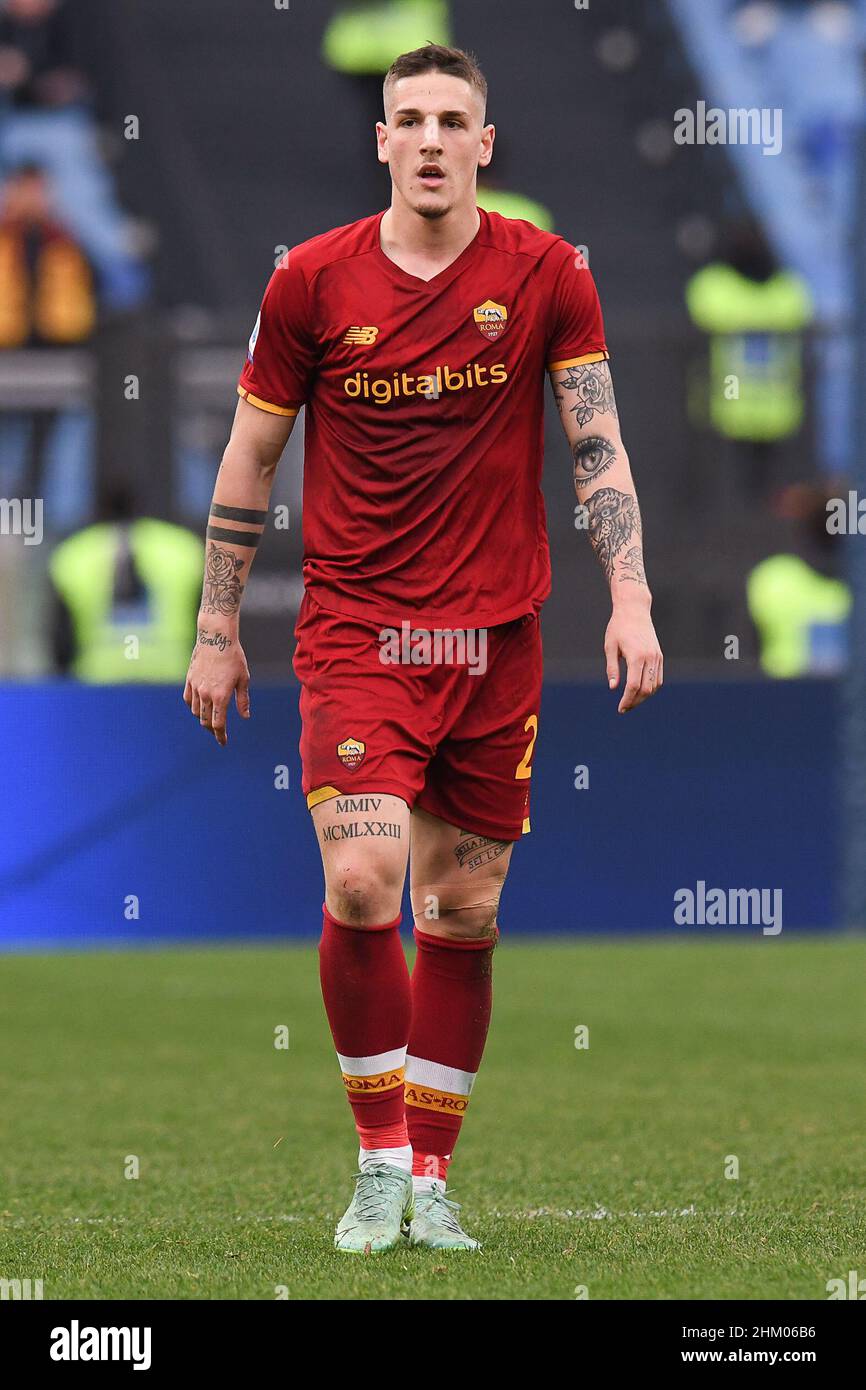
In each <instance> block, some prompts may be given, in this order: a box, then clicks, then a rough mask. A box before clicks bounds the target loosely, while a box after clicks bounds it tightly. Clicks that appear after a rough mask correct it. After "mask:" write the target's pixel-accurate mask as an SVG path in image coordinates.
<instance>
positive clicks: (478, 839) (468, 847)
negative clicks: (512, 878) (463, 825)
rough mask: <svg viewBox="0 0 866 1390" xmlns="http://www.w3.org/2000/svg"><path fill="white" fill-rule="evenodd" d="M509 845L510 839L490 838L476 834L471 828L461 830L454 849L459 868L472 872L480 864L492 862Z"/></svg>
mask: <svg viewBox="0 0 866 1390" xmlns="http://www.w3.org/2000/svg"><path fill="white" fill-rule="evenodd" d="M510 846H511V841H510V840H491V839H489V838H488V836H487V835H476V834H475V833H474V831H472V830H461V831H460V839H459V840H458V842H457V846H456V848H455V850H454V854H455V857H456V859H457V863H458V864H459V866H460V868H461V869H468V870H469V872H470V873H473V872H474V871H475V870H476V869H477V868H480V866H481V865H482V864H492V863H493V860H494V859H498V858H499V856H500V855H502V854H504V853H505V851H506V850H507V849H509V848H510Z"/></svg>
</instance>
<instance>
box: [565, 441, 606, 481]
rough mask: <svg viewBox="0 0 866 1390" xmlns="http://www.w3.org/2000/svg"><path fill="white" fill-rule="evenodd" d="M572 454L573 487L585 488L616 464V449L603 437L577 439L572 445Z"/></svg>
mask: <svg viewBox="0 0 866 1390" xmlns="http://www.w3.org/2000/svg"><path fill="white" fill-rule="evenodd" d="M572 453H573V454H574V486H575V488H582V487H586V485H587V483H591V482H593V481H594V480H595V479H596V478H599V477H601V475H602V473H606V472H607V470H608V469H609V468H610V467H611V465H612V464H613V463H615V462H616V448H615V446H614V445H613V444H611V442H610V440H609V439H605V438H604V436H603V435H600V434H592V435H589V436H588V438H586V439H577V440H575V442H574V444H573V445H572Z"/></svg>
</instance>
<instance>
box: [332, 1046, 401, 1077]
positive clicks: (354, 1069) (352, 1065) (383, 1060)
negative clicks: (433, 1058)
mask: <svg viewBox="0 0 866 1390" xmlns="http://www.w3.org/2000/svg"><path fill="white" fill-rule="evenodd" d="M337 1060H338V1061H339V1063H340V1067H341V1069H342V1070H343V1072H345V1074H346V1076H378V1075H379V1072H380V1071H393V1069H394V1068H395V1067H402V1066H403V1064H404V1062H405V1061H406V1049H405V1047H394V1048H392V1049H391V1051H390V1052H377V1053H376V1056H375V1057H344V1056H343V1054H342V1052H338V1053H337Z"/></svg>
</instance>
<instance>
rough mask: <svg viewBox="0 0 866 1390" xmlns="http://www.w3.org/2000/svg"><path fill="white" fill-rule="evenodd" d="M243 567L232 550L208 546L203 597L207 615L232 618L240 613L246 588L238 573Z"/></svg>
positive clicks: (203, 605)
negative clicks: (216, 614)
mask: <svg viewBox="0 0 866 1390" xmlns="http://www.w3.org/2000/svg"><path fill="white" fill-rule="evenodd" d="M208 529H210V528H208ZM243 567H244V561H243V560H242V559H241V558H240V557H239V556H238V555H233V554H232V552H231V551H230V550H221V549H220V548H219V546H217V545H209V546H208V549H207V555H206V557H205V562H204V588H203V589H202V596H201V606H202V608H203V610H204V611H205V613H222V614H223V616H224V617H232V616H233V615H234V614H235V613H237V612H238V611H239V609H240V606H241V596H242V594H243V592H244V586H243V584H242V583H241V581H240V580H239V579H238V576H237V571H238V570H239V569H243Z"/></svg>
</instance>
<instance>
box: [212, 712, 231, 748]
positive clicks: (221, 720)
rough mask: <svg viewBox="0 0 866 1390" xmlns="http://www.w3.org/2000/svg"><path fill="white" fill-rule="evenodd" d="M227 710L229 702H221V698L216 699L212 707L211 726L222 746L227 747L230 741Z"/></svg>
mask: <svg viewBox="0 0 866 1390" xmlns="http://www.w3.org/2000/svg"><path fill="white" fill-rule="evenodd" d="M226 710H227V704H226V702H225V701H222V702H220V701H219V700H214V703H213V706H212V708H211V719H210V727H211V729H212V730H213V736H214V738H215V739H216V741H217V743H218V744H219V745H220V747H221V748H225V745H226V743H227V741H228V740H227V738H226Z"/></svg>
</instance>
